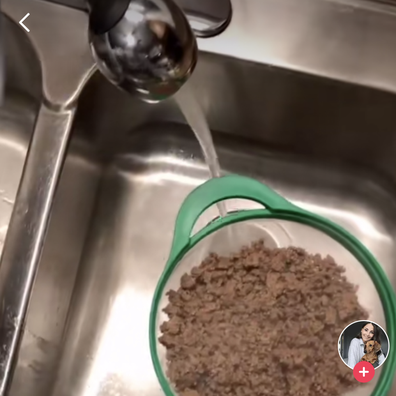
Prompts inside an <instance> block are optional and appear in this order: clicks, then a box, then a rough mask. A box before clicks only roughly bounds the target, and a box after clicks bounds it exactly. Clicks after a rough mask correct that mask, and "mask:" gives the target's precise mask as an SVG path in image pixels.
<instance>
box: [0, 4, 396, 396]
mask: <svg viewBox="0 0 396 396" xmlns="http://www.w3.org/2000/svg"><path fill="white" fill-rule="evenodd" d="M52 7H55V6H52ZM395 24H396V22H395ZM395 26H396V25H395ZM7 29H9V32H10V34H9V35H8V37H11V39H12V40H15V41H17V43H14V45H12V46H11V45H10V46H9V48H11V49H12V50H10V51H11V52H10V53H9V58H8V59H9V61H8V65H9V70H11V67H13V66H14V65H16V64H18V65H20V69H18V68H16V69H15V68H13V69H12V70H13V71H12V73H14V74H13V75H15V78H14V77H13V78H11V79H10V81H11V82H10V87H9V88H8V90H7V105H6V106H5V107H4V109H3V110H2V111H3V113H2V115H1V117H0V121H1V124H0V125H1V128H0V164H1V167H0V192H2V191H5V192H6V194H5V195H3V196H2V195H0V199H1V200H0V220H1V223H0V226H6V224H7V221H8V218H9V216H10V212H11V209H12V205H11V204H10V202H12V201H13V199H14V197H15V193H16V188H17V185H18V180H19V176H20V173H21V169H22V165H23V161H24V155H25V151H26V147H27V144H28V139H29V136H30V133H31V131H32V128H33V125H34V117H35V113H36V111H37V108H38V103H39V100H40V95H41V91H40V65H39V63H38V61H37V59H36V58H35V55H34V51H33V49H32V48H31V47H29V45H30V44H29V41H28V40H27V38H26V36H25V35H24V34H22V32H21V30H20V29H18V28H17V27H16V26H15V25H12V24H11V23H7ZM209 47H210V44H209ZM15 48H18V49H19V50H18V51H15V52H13V51H14V49H15ZM232 51H234V53H233V54H232V55H233V57H232V58H231V57H227V56H225V55H224V54H220V55H216V54H213V53H212V54H211V53H207V52H205V53H201V54H200V61H199V65H198V68H197V70H196V72H195V74H194V76H193V78H192V80H191V83H190V84H189V86H188V87H186V88H189V89H191V90H193V91H194V92H195V94H196V96H197V97H198V98H199V102H200V103H201V105H202V107H203V109H204V111H205V114H206V116H207V118H208V121H209V124H210V126H211V128H212V130H213V131H215V134H214V139H215V143H216V147H217V149H218V151H219V156H220V161H221V164H222V166H223V170H224V172H235V173H240V174H244V175H250V176H252V177H255V178H258V179H260V180H263V181H265V182H266V183H268V184H269V185H270V186H272V187H274V188H275V189H276V190H277V191H279V192H280V193H282V194H284V196H285V197H287V198H289V199H290V200H292V201H294V202H296V203H298V204H300V205H303V206H304V207H306V208H309V209H311V210H313V211H315V212H317V213H319V214H322V215H325V216H327V217H329V218H331V219H332V220H334V221H335V222H337V223H339V224H341V225H342V226H344V227H346V228H347V229H348V230H350V231H351V232H352V233H353V234H354V235H356V236H357V237H358V238H359V239H360V240H361V241H362V242H363V243H365V244H366V246H367V247H368V248H369V249H371V250H372V252H373V253H374V255H375V256H376V257H377V259H378V260H379V261H380V262H381V264H382V265H383V267H384V269H385V271H386V273H387V274H388V276H389V278H390V280H391V282H392V284H393V285H394V286H395V287H396V269H395V266H394V259H393V258H394V257H395V254H396V233H395V230H396V134H395V128H396V119H395V117H394V109H395V108H396V95H395V94H392V93H387V92H384V91H380V90H376V89H372V88H366V87H364V86H358V85H354V84H352V83H348V82H347V81H344V82H341V81H338V82H337V81H335V80H332V79H327V78H325V77H323V76H322V77H318V76H317V77H314V76H310V75H308V74H307V73H298V72H292V71H290V70H286V69H282V68H280V67H270V66H268V65H266V64H265V63H264V62H262V63H260V62H255V63H253V62H248V61H246V60H240V59H236V58H237V57H236V56H235V50H232ZM232 51H231V52H232ZM22 56H29V62H21V59H22V58H21V57H22ZM242 58H243V56H242ZM256 60H257V59H256ZM24 64H29V65H30V67H27V66H26V67H23V66H22V65H24ZM32 65H33V66H32ZM316 74H319V73H316ZM17 81H20V84H19V85H18V84H17ZM32 82H33V83H32ZM36 82H37V83H36ZM28 87H29V88H28ZM14 165H15V166H14ZM11 167H12V172H11V171H9V169H11ZM208 177H209V174H208V171H207V169H206V167H205V165H204V163H203V160H202V155H201V153H200V149H199V146H198V143H197V141H196V139H195V138H194V136H193V134H192V132H191V130H190V129H189V127H188V126H186V125H185V123H184V121H183V118H182V116H181V114H180V111H179V110H178V108H177V106H176V104H175V102H174V101H173V100H169V101H167V102H164V103H161V104H158V105H155V106H154V105H147V104H143V103H140V102H138V101H135V100H133V99H131V98H130V97H128V96H127V95H126V94H124V93H122V92H120V91H118V90H117V89H116V88H114V87H113V86H111V85H110V84H109V83H108V82H106V81H105V80H104V79H103V78H102V77H101V76H100V75H99V74H95V75H94V76H93V77H92V78H91V79H90V81H89V82H88V83H87V85H86V86H85V88H84V90H83V92H82V94H81V96H80V99H79V104H78V109H77V114H76V118H75V121H74V126H73V131H72V138H71V143H70V147H69V152H68V156H67V160H66V164H65V167H64V170H63V173H62V177H61V181H60V185H59V188H58V191H57V194H56V200H55V205H54V210H53V214H52V219H51V223H50V227H49V231H48V235H47V240H46V243H45V246H44V252H43V256H42V259H41V264H40V268H39V272H38V276H37V280H36V283H35V287H34V291H33V296H32V301H31V304H30V307H29V313H28V318H27V325H26V329H25V334H24V339H23V343H22V347H21V351H20V355H19V359H18V362H17V368H16V372H15V376H14V381H13V385H12V388H11V395H12V396H14V395H15V396H25V395H29V396H32V395H33V396H35V395H40V396H113V395H120V396H121V395H122V396H130V395H137V394H140V395H145V396H157V395H158V396H159V395H161V390H160V387H159V384H158V381H157V380H156V377H155V375H154V371H153V369H152V365H151V360H150V354H149V349H148V332H147V328H148V314H149V308H150V304H151V296H152V293H153V290H154V287H155V285H156V282H157V279H158V277H159V275H160V273H161V271H162V269H163V267H164V264H165V261H166V259H167V255H168V252H169V247H170V242H171V238H172V232H173V226H174V220H175V216H176V214H177V211H178V209H179V207H180V204H181V202H182V201H183V199H184V198H185V197H186V195H187V194H188V192H189V191H191V190H192V189H193V188H194V187H195V186H197V185H199V184H200V183H202V182H203V181H204V180H206V179H207V178H208ZM213 214H215V211H212V212H211V213H208V214H207V217H206V219H207V220H208V219H210V217H211V216H212V215H213ZM370 297H371V295H368V296H367V297H366V298H368V299H370ZM372 318H373V319H376V320H377V321H378V322H380V323H383V315H382V312H381V310H379V311H378V312H374V313H373V316H372ZM370 386H372V385H370ZM392 395H396V389H395V388H393V391H392Z"/></svg>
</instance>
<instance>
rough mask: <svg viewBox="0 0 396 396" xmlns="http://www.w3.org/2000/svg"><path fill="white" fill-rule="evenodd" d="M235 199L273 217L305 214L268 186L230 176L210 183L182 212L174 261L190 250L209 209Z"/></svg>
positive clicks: (191, 197) (196, 191)
mask: <svg viewBox="0 0 396 396" xmlns="http://www.w3.org/2000/svg"><path fill="white" fill-rule="evenodd" d="M233 198H240V199H249V200H251V201H255V202H258V203H260V204H262V205H264V206H265V209H266V210H268V211H269V212H273V213H276V212H284V211H288V212H290V211H295V212H297V211H300V210H301V209H299V208H298V207H296V206H294V205H293V204H292V203H290V202H289V201H287V200H286V199H285V198H283V197H281V196H280V195H279V194H277V193H276V192H275V191H274V190H272V189H271V188H269V187H267V186H266V185H265V184H263V183H260V182H259V181H257V180H254V179H251V178H249V177H245V176H239V175H228V176H224V177H220V178H213V179H210V180H208V181H207V182H205V183H204V184H201V185H200V186H198V187H197V188H196V189H194V190H193V191H192V192H191V193H190V194H189V195H188V196H187V198H186V199H185V200H184V202H183V204H182V206H181V208H180V210H179V213H178V215H177V219H176V224H175V233H174V238H173V244H172V249H171V257H170V260H172V259H174V258H175V256H176V255H178V254H179V253H180V252H181V251H182V250H183V249H184V248H185V247H187V246H188V244H189V241H190V238H191V233H192V230H193V228H194V225H195V223H196V222H197V220H198V218H199V216H200V215H201V214H202V213H203V212H204V211H205V210H206V209H208V208H209V207H210V206H212V205H214V204H216V203H217V202H220V201H224V200H226V199H233Z"/></svg>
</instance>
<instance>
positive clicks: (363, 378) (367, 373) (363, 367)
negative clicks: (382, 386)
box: [353, 362, 375, 382]
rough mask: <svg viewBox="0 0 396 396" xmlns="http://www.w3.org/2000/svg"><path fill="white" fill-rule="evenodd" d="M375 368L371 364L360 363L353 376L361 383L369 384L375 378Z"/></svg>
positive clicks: (354, 369)
mask: <svg viewBox="0 0 396 396" xmlns="http://www.w3.org/2000/svg"><path fill="white" fill-rule="evenodd" d="M374 374H375V370H374V366H373V365H372V364H371V363H369V362H359V363H357V364H356V366H355V367H354V368H353V375H354V376H355V378H356V379H357V380H358V381H359V382H369V381H371V380H372V379H373V378H374Z"/></svg>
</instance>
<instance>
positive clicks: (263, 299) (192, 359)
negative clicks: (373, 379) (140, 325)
mask: <svg viewBox="0 0 396 396" xmlns="http://www.w3.org/2000/svg"><path fill="white" fill-rule="evenodd" d="M343 272H344V269H343V268H342V267H340V266H338V265H337V264H336V263H335V262H334V260H333V259H332V258H331V257H329V256H327V257H325V258H322V257H321V256H320V255H318V254H316V255H312V254H308V253H307V252H306V251H305V250H303V249H300V248H295V247H289V248H279V249H268V248H266V247H265V246H264V243H263V242H262V241H260V242H257V243H254V244H253V245H252V246H251V247H246V248H243V249H242V250H241V251H240V252H239V253H238V254H235V255H233V256H231V257H220V256H218V255H216V254H212V255H210V256H209V257H208V258H207V259H206V260H205V261H203V262H202V263H201V264H200V265H198V266H197V267H194V268H193V269H192V271H191V273H190V274H184V275H183V277H182V278H181V287H180V288H179V290H177V291H174V290H171V291H169V293H168V298H169V304H168V305H167V307H166V308H165V309H164V311H165V312H166V313H167V314H168V316H169V320H168V321H166V322H164V323H162V324H161V331H162V335H161V337H160V338H159V341H160V343H161V344H163V345H164V346H165V347H166V357H167V361H168V367H167V376H168V378H169V379H170V382H171V383H172V384H173V385H174V387H175V389H176V391H177V393H178V394H179V395H181V396H225V395H232V396H234V395H235V396H255V395H260V396H267V395H268V396H338V395H341V394H342V393H344V392H345V391H346V390H349V389H351V388H353V387H355V386H356V385H357V384H358V383H357V381H356V380H355V379H354V377H353V373H352V370H351V369H349V368H348V367H347V366H346V365H345V364H344V363H343V362H342V361H341V359H340V357H339V355H338V349H337V348H338V337H339V335H340V333H341V331H342V330H343V329H344V327H345V326H347V325H348V324H349V323H351V322H353V321H355V320H360V319H366V318H367V313H366V312H365V311H364V309H363V308H362V307H361V306H360V305H359V303H358V300H357V296H356V290H357V289H356V287H355V286H353V285H352V284H351V283H349V282H348V281H347V280H346V278H345V276H343Z"/></svg>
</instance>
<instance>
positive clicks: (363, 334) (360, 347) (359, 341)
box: [348, 322, 385, 369]
mask: <svg viewBox="0 0 396 396" xmlns="http://www.w3.org/2000/svg"><path fill="white" fill-rule="evenodd" d="M371 340H373V341H377V342H378V343H379V344H381V340H380V331H379V328H378V326H377V325H375V324H374V323H371V322H366V323H364V325H363V327H362V329H361V330H360V332H359V334H358V335H357V336H356V337H355V338H354V339H352V341H351V344H350V345H349V351H348V366H349V367H350V368H352V369H353V368H354V367H355V365H356V363H359V362H360V361H361V360H362V357H363V356H364V354H365V353H366V351H365V349H366V344H367V342H369V341H371ZM377 356H378V360H377V363H376V364H375V366H374V367H376V366H377V364H378V366H380V365H381V364H382V363H383V362H384V360H385V357H384V354H383V353H382V351H381V350H379V351H378V352H377Z"/></svg>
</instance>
